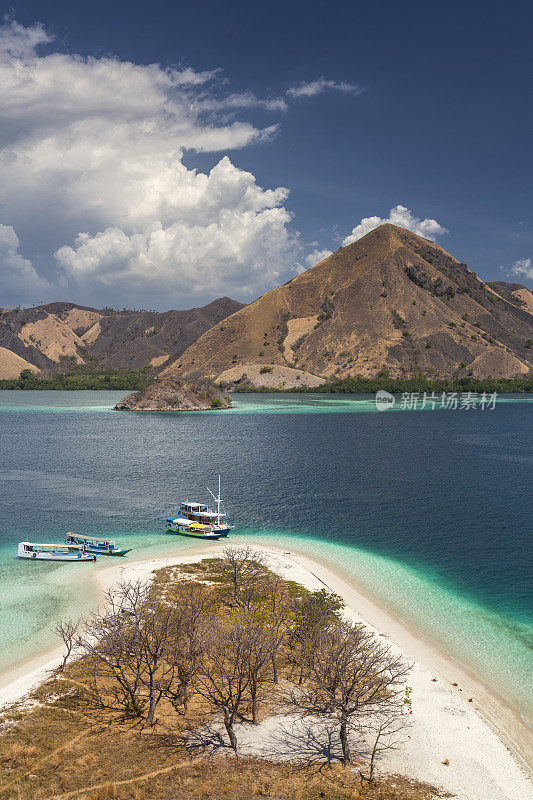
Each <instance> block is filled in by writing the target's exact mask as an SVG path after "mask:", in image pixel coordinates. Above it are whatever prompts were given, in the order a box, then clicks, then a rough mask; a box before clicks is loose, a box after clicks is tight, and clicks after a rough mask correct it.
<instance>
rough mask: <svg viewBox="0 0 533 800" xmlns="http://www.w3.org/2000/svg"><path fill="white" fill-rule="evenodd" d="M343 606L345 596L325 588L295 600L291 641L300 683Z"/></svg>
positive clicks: (336, 620)
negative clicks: (342, 596)
mask: <svg viewBox="0 0 533 800" xmlns="http://www.w3.org/2000/svg"><path fill="white" fill-rule="evenodd" d="M343 608H344V603H343V601H342V598H341V597H339V595H337V594H334V593H332V592H327V591H326V590H325V589H320V591H317V592H313V593H312V594H309V595H307V596H305V597H304V598H303V599H299V600H298V601H297V602H296V604H295V609H294V611H295V613H294V623H293V625H292V630H291V631H290V637H289V644H290V647H291V650H292V652H293V661H294V663H295V666H297V667H298V669H299V678H298V683H299V684H301V683H302V681H303V679H304V677H305V675H306V674H307V673H308V672H309V671H310V669H311V668H312V666H313V663H314V660H315V658H316V654H317V652H318V645H319V642H320V640H321V637H322V635H323V633H324V632H325V631H326V630H327V628H328V627H329V626H330V625H332V624H336V623H337V622H338V620H339V612H340V611H342V609H343Z"/></svg>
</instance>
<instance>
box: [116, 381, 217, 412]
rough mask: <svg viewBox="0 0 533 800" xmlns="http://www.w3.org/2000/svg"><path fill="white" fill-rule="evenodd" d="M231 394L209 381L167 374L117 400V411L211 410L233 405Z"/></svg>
mask: <svg viewBox="0 0 533 800" xmlns="http://www.w3.org/2000/svg"><path fill="white" fill-rule="evenodd" d="M230 406H231V398H230V397H229V396H228V395H226V394H224V393H223V392H221V390H220V389H218V388H217V387H216V386H214V385H213V384H211V383H210V382H208V381H198V382H195V383H193V382H186V381H183V380H180V379H178V378H163V379H161V380H158V381H156V382H155V383H153V384H152V385H151V386H148V388H146V389H143V390H142V391H140V392H133V393H132V394H130V395H128V397H125V398H124V400H121V401H120V403H117V404H116V406H115V408H114V410H115V411H208V410H214V409H220V408H229V407H230Z"/></svg>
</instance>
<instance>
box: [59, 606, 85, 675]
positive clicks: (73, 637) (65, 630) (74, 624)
mask: <svg viewBox="0 0 533 800" xmlns="http://www.w3.org/2000/svg"><path fill="white" fill-rule="evenodd" d="M80 628H81V619H78V620H72V619H66V620H60V621H59V622H58V623H57V624H56V625H54V629H53V630H54V632H55V633H57V635H58V636H59V638H60V639H62V640H63V644H64V645H65V654H64V656H63V662H62V664H61V667H60V669H61V671H62V672H64V671H65V669H66V667H67V662H68V660H69V658H70V657H71V655H72V653H73V652H74V650H75V648H76V646H78V645H79V632H80Z"/></svg>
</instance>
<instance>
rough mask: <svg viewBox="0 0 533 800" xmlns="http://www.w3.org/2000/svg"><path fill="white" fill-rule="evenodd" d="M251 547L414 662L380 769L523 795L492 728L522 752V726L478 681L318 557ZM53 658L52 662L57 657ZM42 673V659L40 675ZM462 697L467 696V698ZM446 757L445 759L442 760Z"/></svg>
mask: <svg viewBox="0 0 533 800" xmlns="http://www.w3.org/2000/svg"><path fill="white" fill-rule="evenodd" d="M253 547H254V549H256V550H260V551H261V552H262V553H263V554H264V556H265V558H266V561H267V563H268V566H269V567H270V568H271V569H272V570H274V571H275V572H277V573H279V574H280V575H282V576H283V577H285V578H288V579H290V580H293V581H296V582H298V583H300V584H302V585H303V586H305V587H306V588H308V589H310V590H312V591H314V590H316V589H320V588H322V587H326V588H327V589H328V590H329V591H334V592H336V593H337V594H339V595H341V596H342V597H343V599H344V602H345V604H346V615H347V616H348V617H349V618H350V619H353V620H354V621H361V622H364V623H365V624H366V625H368V626H369V627H370V628H372V629H373V630H374V631H375V632H376V635H379V636H381V637H384V639H386V640H387V642H388V644H390V646H391V647H392V648H393V649H394V650H395V651H397V652H400V653H401V654H403V656H404V657H405V658H406V659H407V660H409V661H410V662H413V663H414V666H413V670H412V672H411V675H410V677H409V681H408V683H409V685H410V686H411V687H412V689H413V693H412V701H413V715H412V717H411V720H412V726H411V728H410V729H409V731H408V734H409V739H408V741H407V742H406V744H405V745H404V746H403V747H402V748H401V749H400V750H398V751H395V752H391V753H388V754H387V755H386V759H384V761H383V762H382V768H383V769H385V770H386V771H389V772H396V773H401V774H404V775H407V776H409V777H411V778H416V779H418V780H421V781H426V782H428V783H432V784H434V785H436V786H438V787H440V788H441V789H443V790H444V791H447V792H450V793H452V794H453V795H454V796H455V797H457V798H459V799H460V800H531V798H532V796H533V783H532V780H531V777H532V776H531V773H530V772H529V770H528V768H527V767H526V765H525V763H524V762H523V761H522V760H521V759H520V758H519V756H518V755H516V754H515V753H514V752H512V751H511V750H510V749H509V748H508V747H507V746H506V744H504V741H503V740H502V738H500V736H499V735H498V733H499V734H500V735H501V737H503V738H505V739H506V740H507V741H510V742H512V743H513V744H516V745H517V750H519V752H520V753H521V754H524V753H527V751H528V744H527V742H526V741H525V739H526V738H527V735H528V732H527V728H526V727H525V726H524V725H521V726H519V725H518V723H517V727H516V729H515V728H514V727H513V725H512V724H511V723H510V721H509V720H510V717H509V716H508V715H507V713H506V711H505V709H504V708H502V706H501V704H500V703H499V701H498V699H497V698H494V697H493V696H492V695H491V694H490V692H488V690H487V689H486V688H485V687H484V686H483V685H482V684H481V683H480V682H478V681H476V679H475V678H474V677H473V676H471V675H468V673H467V672H466V671H465V670H463V669H462V667H461V666H460V665H457V664H455V663H454V662H452V661H451V660H450V659H449V658H447V657H446V656H445V654H443V653H441V652H440V651H439V650H438V649H436V648H435V647H433V646H432V645H431V644H429V643H428V642H426V641H425V640H422V639H420V638H418V637H417V635H416V633H415V632H413V631H411V630H409V629H408V628H407V627H406V626H405V625H404V624H403V623H402V622H400V621H399V620H397V619H395V618H394V617H393V616H391V615H390V614H389V613H386V612H385V611H384V610H383V609H381V608H379V606H377V605H376V604H375V603H373V602H372V601H370V600H369V599H368V598H367V597H365V596H364V595H363V594H361V593H360V592H359V591H358V590H357V589H356V588H355V587H354V586H353V585H352V584H351V583H349V582H347V581H346V580H345V579H343V578H342V577H340V576H339V575H336V574H335V573H334V572H333V571H331V570H330V569H328V568H327V567H325V566H324V565H323V564H321V563H320V562H317V561H315V560H312V559H309V558H307V557H306V556H303V555H301V554H298V553H295V552H294V551H291V552H287V551H284V550H280V549H276V548H273V547H260V546H257V545H256V544H255V543H254V544H253ZM220 552H221V547H220V544H217V545H212V544H210V545H200V544H199V546H198V549H197V550H195V551H194V552H193V553H191V552H190V551H189V552H188V553H187V554H186V555H182V556H172V557H168V558H159V559H155V560H151V561H138V562H129V563H127V564H119V565H114V566H112V567H109V568H106V569H102V570H100V571H99V572H97V573H95V574H94V577H95V579H96V580H97V581H98V583H99V585H100V587H101V590H102V591H105V590H106V589H108V588H109V587H111V586H112V585H113V584H115V583H116V582H117V581H118V580H120V579H126V580H132V579H138V578H139V579H142V578H148V577H149V576H150V575H151V573H152V572H153V571H154V570H157V569H161V568H162V567H165V566H171V565H178V564H182V563H193V562H195V561H198V560H200V559H201V558H204V557H206V556H211V555H215V554H220ZM48 663H50V660H49V662H48ZM55 663H56V664H57V663H58V659H57V658H56V660H55ZM44 677H46V669H45V665H44V664H43V665H42V674H41V680H42V679H44ZM434 678H437V680H436V681H434V680H433V679H434ZM25 679H26V682H27V683H26V684H25ZM35 679H36V670H34V671H33V673H28V674H26V676H25V678H24V677H21V678H19V679H18V680H17V681H16V682H15V683H14V684H11V686H9V687H6V688H5V689H4V690H2V692H0V702H1V701H2V699H3V698H4V697H6V696H7V697H9V698H10V700H9V701H10V702H13V701H14V700H17V699H20V697H22V696H23V695H24V694H25V693H26V692H27V691H28V690H29V689H30V688H32V687H33V686H34V685H35ZM453 683H457V684H458V686H457V687H455V686H453ZM469 698H472V700H473V702H468V700H469ZM482 714H484V715H485V718H484V717H483V716H482ZM279 720H280V721H279V725H280V726H281V727H280V728H278V729H277V730H274V731H273V726H274V728H276V722H275V721H270V722H268V721H266V724H265V723H262V725H260V726H259V727H258V728H255V729H251V730H250V731H248V732H247V734H246V737H245V741H246V745H245V749H246V750H247V751H249V752H256V753H257V754H261V755H264V751H265V746H266V744H267V740H266V739H265V736H266V737H267V739H268V737H272V736H274V738H277V740H278V741H279V738H280V736H285V737H287V736H289V738H290V731H287V729H286V724H287V720H286V719H285V718H283V719H282V718H281V717H280V718H279ZM295 724H299V723H296V722H295ZM283 725H285V727H283ZM263 726H264V727H263ZM261 730H262V731H263V733H261ZM530 745H531V742H530ZM295 755H296V754H295ZM302 755H303V754H302ZM446 760H447V761H448V762H449V763H448V764H444V763H443V762H444V761H446Z"/></svg>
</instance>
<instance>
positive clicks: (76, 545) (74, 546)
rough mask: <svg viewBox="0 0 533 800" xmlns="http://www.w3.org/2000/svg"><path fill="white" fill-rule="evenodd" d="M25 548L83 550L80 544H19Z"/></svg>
mask: <svg viewBox="0 0 533 800" xmlns="http://www.w3.org/2000/svg"><path fill="white" fill-rule="evenodd" d="M20 544H23V545H24V546H25V547H26V546H29V547H62V548H65V547H68V548H69V549H70V550H83V545H82V544H65V542H55V543H54V544H47V543H45V542H21V543H20Z"/></svg>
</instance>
